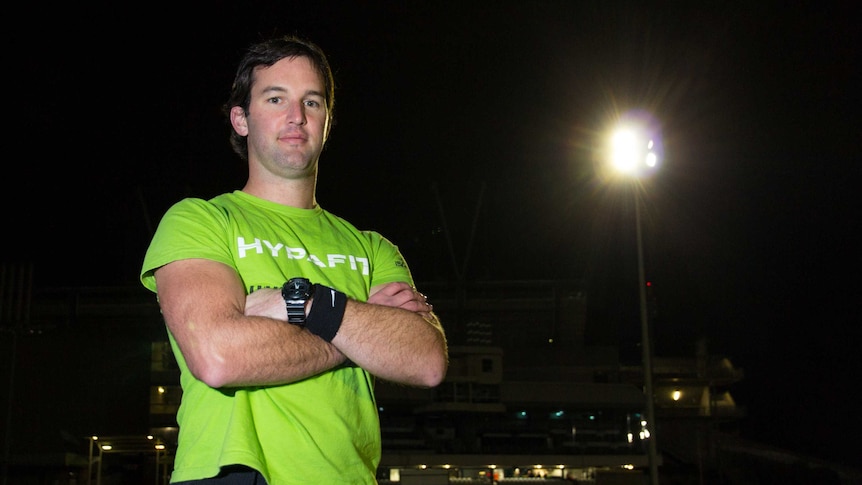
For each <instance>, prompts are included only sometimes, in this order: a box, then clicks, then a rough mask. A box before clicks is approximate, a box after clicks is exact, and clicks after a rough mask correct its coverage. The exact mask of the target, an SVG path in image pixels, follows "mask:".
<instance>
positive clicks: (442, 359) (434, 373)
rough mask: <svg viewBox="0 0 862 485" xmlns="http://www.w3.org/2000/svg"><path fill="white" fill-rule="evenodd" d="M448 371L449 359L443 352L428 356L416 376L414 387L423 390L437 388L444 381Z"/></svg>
mask: <svg viewBox="0 0 862 485" xmlns="http://www.w3.org/2000/svg"><path fill="white" fill-rule="evenodd" d="M448 370H449V359H448V356H447V353H446V352H445V351H444V352H441V353H439V354H437V355H433V356H430V357H429V358H428V359H427V360H426V362H425V363H424V365H423V366H422V368H421V371H420V372H419V373H418V375H417V382H416V385H417V386H419V387H425V388H431V387H437V386H439V385H440V384H441V383H443V380H444V379H446V372H447V371H448Z"/></svg>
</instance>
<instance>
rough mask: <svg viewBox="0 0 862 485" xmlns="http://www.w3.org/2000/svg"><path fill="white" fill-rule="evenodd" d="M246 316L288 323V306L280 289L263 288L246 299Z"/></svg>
mask: <svg viewBox="0 0 862 485" xmlns="http://www.w3.org/2000/svg"><path fill="white" fill-rule="evenodd" d="M244 313H245V315H246V316H249V317H268V318H274V319H276V320H282V321H284V322H287V306H286V305H285V304H284V298H283V297H282V296H281V289H279V288H261V289H260V290H256V291H253V292H251V293H249V294H248V295H247V296H246V297H245V312H244Z"/></svg>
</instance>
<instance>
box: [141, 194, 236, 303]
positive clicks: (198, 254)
mask: <svg viewBox="0 0 862 485" xmlns="http://www.w3.org/2000/svg"><path fill="white" fill-rule="evenodd" d="M227 224H228V218H227V215H226V214H225V212H224V211H223V210H222V209H220V208H219V207H217V206H216V205H214V204H212V203H210V202H207V201H205V200H203V199H195V198H187V199H183V200H181V201H179V202H177V203H176V204H174V205H173V206H171V208H170V209H168V211H167V212H166V213H165V215H164V216H163V217H162V220H161V221H160V222H159V226H158V227H157V228H156V233H155V235H154V236H153V239H152V241H151V242H150V246H149V248H148V249H147V252H146V254H145V256H144V263H143V266H142V268H141V283H143V285H144V286H145V287H146V288H147V289H149V290H150V291H153V292H155V291H156V281H155V277H154V276H153V273H154V272H155V270H156V269H158V268H159V267H161V266H164V265H166V264H168V263H170V262H173V261H179V260H182V259H191V258H201V259H210V260H213V261H218V262H222V263H225V264H227V265H232V264H233V260H232V257H231V254H230V248H229V245H228V241H227V237H226V234H227V231H226V230H225V227H226V225H227Z"/></svg>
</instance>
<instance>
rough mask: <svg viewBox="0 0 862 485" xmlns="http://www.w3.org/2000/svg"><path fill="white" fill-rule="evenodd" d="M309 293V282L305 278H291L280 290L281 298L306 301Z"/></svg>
mask: <svg viewBox="0 0 862 485" xmlns="http://www.w3.org/2000/svg"><path fill="white" fill-rule="evenodd" d="M310 291H311V282H310V281H308V280H307V279H306V278H292V279H290V280H289V281H288V282H287V283H285V285H284V288H282V296H284V297H285V298H290V299H306V298H308V296H309V293H310Z"/></svg>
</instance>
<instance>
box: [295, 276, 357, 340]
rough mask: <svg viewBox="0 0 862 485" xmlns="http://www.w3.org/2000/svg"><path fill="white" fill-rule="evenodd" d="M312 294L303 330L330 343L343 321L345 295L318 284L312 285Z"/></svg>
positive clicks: (345, 304) (345, 303) (345, 305)
mask: <svg viewBox="0 0 862 485" xmlns="http://www.w3.org/2000/svg"><path fill="white" fill-rule="evenodd" d="M312 294H313V295H314V297H313V298H312V299H311V300H310V304H309V309H308V316H307V317H306V319H305V328H307V329H308V331H309V332H311V333H313V334H314V335H317V336H318V337H320V338H322V339H323V340H326V341H327V342H332V339H333V338H335V335H336V334H337V333H338V330H340V329H341V321H342V320H343V319H344V310H345V308H346V307H347V295H345V294H344V293H342V292H340V291H338V290H336V289H334V288H330V287H328V286H323V285H319V284H315V285H314V291H313V292H312Z"/></svg>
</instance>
